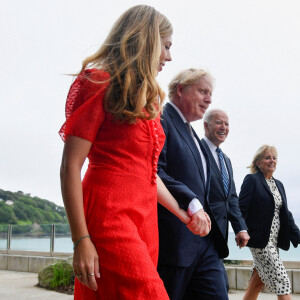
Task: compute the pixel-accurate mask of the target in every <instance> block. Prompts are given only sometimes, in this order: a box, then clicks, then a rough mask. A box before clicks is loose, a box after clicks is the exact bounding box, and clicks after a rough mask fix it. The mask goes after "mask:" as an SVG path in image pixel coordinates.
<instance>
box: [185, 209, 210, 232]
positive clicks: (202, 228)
mask: <svg viewBox="0 0 300 300" xmlns="http://www.w3.org/2000/svg"><path fill="white" fill-rule="evenodd" d="M187 228H188V229H189V230H190V231H191V232H192V233H194V234H197V235H200V236H206V235H208V234H209V232H210V230H211V221H210V217H209V215H208V214H207V213H206V212H205V211H204V210H203V209H200V210H198V211H197V212H196V213H194V214H193V215H192V218H191V221H190V222H189V223H188V224H187Z"/></svg>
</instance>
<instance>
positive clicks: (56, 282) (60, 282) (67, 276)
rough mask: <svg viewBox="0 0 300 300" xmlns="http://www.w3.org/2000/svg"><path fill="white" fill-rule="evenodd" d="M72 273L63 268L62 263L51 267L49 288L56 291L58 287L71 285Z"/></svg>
mask: <svg viewBox="0 0 300 300" xmlns="http://www.w3.org/2000/svg"><path fill="white" fill-rule="evenodd" d="M72 274H73V272H71V271H70V270H68V269H65V268H64V265H63V264H62V263H60V262H59V263H56V264H54V265H53V278H52V280H51V282H50V287H51V288H52V289H56V288H58V287H60V286H70V285H72V284H73V282H72V280H73V276H72Z"/></svg>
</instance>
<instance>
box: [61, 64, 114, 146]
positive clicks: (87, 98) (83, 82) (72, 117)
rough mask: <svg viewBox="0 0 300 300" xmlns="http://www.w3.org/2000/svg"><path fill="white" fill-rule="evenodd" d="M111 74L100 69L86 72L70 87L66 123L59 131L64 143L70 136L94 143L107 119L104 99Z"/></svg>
mask: <svg viewBox="0 0 300 300" xmlns="http://www.w3.org/2000/svg"><path fill="white" fill-rule="evenodd" d="M109 77H110V76H109V74H108V73H107V72H105V71H102V70H98V69H90V70H85V71H83V72H82V73H81V74H79V75H78V76H77V78H76V79H75V81H74V82H73V84H72V85H71V87H70V90H69V93H68V97H67V101H66V108H65V113H66V122H65V123H64V124H63V126H62V127H61V129H60V131H59V135H60V136H61V138H62V140H63V141H66V138H67V137H68V135H74V136H77V137H80V138H82V139H85V140H88V141H90V142H92V143H93V142H94V140H95V138H96V135H97V132H98V131H99V129H100V127H101V124H102V123H103V121H104V119H105V111H104V108H103V99H104V96H105V93H106V91H107V87H108V85H109V83H108V81H107V80H108V79H109Z"/></svg>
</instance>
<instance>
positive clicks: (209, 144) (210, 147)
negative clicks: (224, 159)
mask: <svg viewBox="0 0 300 300" xmlns="http://www.w3.org/2000/svg"><path fill="white" fill-rule="evenodd" d="M203 139H204V141H205V142H206V144H207V146H208V147H209V149H210V151H211V152H212V153H215V152H216V149H217V148H218V147H217V146H216V145H215V144H214V143H212V142H211V141H210V140H209V139H208V138H207V137H206V136H204V137H203Z"/></svg>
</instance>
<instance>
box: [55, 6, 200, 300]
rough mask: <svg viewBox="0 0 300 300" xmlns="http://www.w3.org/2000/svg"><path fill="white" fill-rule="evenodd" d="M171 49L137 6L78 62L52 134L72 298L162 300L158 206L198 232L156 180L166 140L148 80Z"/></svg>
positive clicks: (157, 98) (168, 31)
mask: <svg viewBox="0 0 300 300" xmlns="http://www.w3.org/2000/svg"><path fill="white" fill-rule="evenodd" d="M171 44H172V26H171V24H170V22H169V21H168V19H167V18H166V17H165V16H163V15H162V14H160V13H159V12H158V11H156V10H155V9H154V8H152V7H149V6H146V5H139V6H135V7H133V8H131V9H129V10H127V11H126V12H125V13H124V14H123V15H122V16H121V17H120V18H119V19H118V20H117V22H116V23H115V24H114V26H113V28H112V30H111V32H110V34H109V35H108V37H107V39H106V41H105V42H104V43H103V45H102V47H101V48H100V49H99V50H98V51H97V52H96V53H95V54H94V55H92V56H90V57H88V58H87V59H86V60H84V62H83V66H82V70H81V72H80V73H79V75H78V76H77V78H76V79H75V81H74V83H73V84H72V86H71V88H70V91H69V94H68V98H67V103H66V119H67V120H66V122H65V123H64V125H63V126H62V128H61V130H60V135H61V137H62V139H63V140H64V142H65V146H64V152H63V157H62V164H61V189H62V196H63V200H64V204H65V208H66V212H67V215H68V219H69V223H70V228H71V233H72V240H73V242H74V257H73V266H74V272H75V274H76V280H75V296H74V297H75V299H88V300H91V299H105V300H113V299H135V300H138V299H156V300H159V299H169V298H168V295H167V293H166V291H165V288H164V285H163V282H162V281H161V279H160V278H159V275H158V273H157V271H156V265H157V259H158V225H157V201H158V202H160V203H161V204H162V205H164V206H165V207H166V208H167V209H169V210H170V211H172V212H173V213H174V214H175V215H176V216H178V217H179V218H180V220H181V221H183V222H185V223H186V224H187V223H189V225H188V227H189V228H190V229H191V230H195V231H196V230H197V229H195V228H196V227H197V225H196V224H194V223H193V224H192V222H190V219H189V217H188V215H187V213H186V212H185V211H183V210H181V209H180V208H179V207H178V204H177V202H176V201H175V199H174V198H173V197H172V196H171V194H170V193H169V192H168V191H167V189H166V188H165V186H164V185H163V183H162V182H161V180H160V179H159V178H156V171H157V169H156V166H157V160H158V156H159V153H160V151H161V149H162V147H163V144H164V138H165V136H164V133H163V130H162V128H161V125H160V111H161V106H162V100H163V99H164V93H163V91H162V90H161V88H160V87H159V85H158V83H157V81H156V79H155V78H156V75H157V72H158V71H161V70H162V68H163V66H164V65H165V63H166V62H167V61H170V60H171V56H170V47H171ZM86 157H88V159H89V166H88V170H87V172H86V174H85V176H84V179H83V181H82V182H81V176H80V174H81V168H82V165H83V163H84V161H85V159H86ZM193 227H194V228H193ZM100 274H101V275H100Z"/></svg>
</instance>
